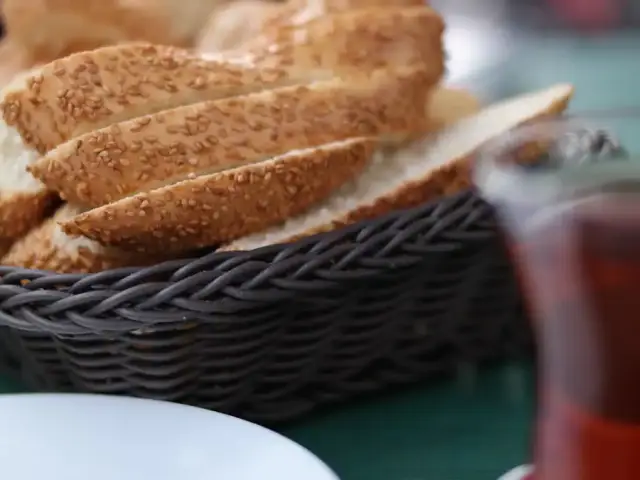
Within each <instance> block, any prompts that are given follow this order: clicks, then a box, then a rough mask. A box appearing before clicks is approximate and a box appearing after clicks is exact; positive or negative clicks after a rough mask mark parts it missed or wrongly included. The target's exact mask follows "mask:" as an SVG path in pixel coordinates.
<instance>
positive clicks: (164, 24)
mask: <svg viewBox="0 0 640 480" xmlns="http://www.w3.org/2000/svg"><path fill="white" fill-rule="evenodd" d="M162 3H166V2H162ZM183 3H184V2H183ZM187 3H189V2H187ZM193 3H202V2H193ZM163 7H164V5H161V4H159V3H158V0H136V1H135V2H131V1H126V0H109V1H100V0H98V1H94V0H5V1H4V5H3V13H4V17H5V22H6V27H7V31H8V32H9V34H10V35H11V36H13V37H14V38H15V39H16V40H17V41H18V42H20V43H21V44H22V45H24V46H25V48H27V49H28V51H29V53H30V54H31V55H32V56H33V57H37V58H41V59H47V60H52V59H54V58H58V57H60V56H61V55H63V54H68V53H72V52H74V51H81V49H92V48H97V47H101V46H104V45H111V44H116V43H121V42H126V41H131V40H146V41H150V42H155V43H164V44H173V45H181V44H184V43H186V40H187V39H186V38H184V37H182V38H178V36H173V37H172V35H171V33H172V32H173V29H172V18H171V15H170V13H175V12H167V11H166V9H164V8H163Z"/></svg>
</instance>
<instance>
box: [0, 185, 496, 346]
mask: <svg viewBox="0 0 640 480" xmlns="http://www.w3.org/2000/svg"><path fill="white" fill-rule="evenodd" d="M434 225H437V228H435V229H434V228H432V227H433V226H434ZM427 227H428V229H429V238H422V237H421V234H422V233H423V231H425V230H426V229H427ZM462 234H463V235H464V239H463V238H458V237H460V235H462ZM493 235H495V225H494V222H493V219H492V215H491V209H490V207H489V206H488V205H487V204H486V203H484V202H483V201H482V200H481V199H480V198H479V197H478V196H477V195H476V194H475V192H473V191H471V190H467V191H464V192H460V193H458V194H456V195H452V196H449V197H446V198H443V199H439V200H437V201H435V202H429V203H427V204H424V205H422V206H419V207H416V208H412V209H408V210H402V211H397V212H393V213H391V214H388V215H385V216H383V217H380V218H377V219H373V220H368V221H364V222H359V223H357V224H354V225H351V226H348V227H345V228H342V229H339V230H336V231H333V232H329V233H322V234H318V235H314V236H311V237H308V238H304V239H302V240H299V241H296V242H293V243H290V244H280V245H271V246H266V247H262V248H259V249H256V250H252V251H238V252H215V251H213V252H210V253H207V254H205V255H203V256H201V257H196V258H190V259H183V260H170V261H167V262H164V263H161V264H157V265H154V266H151V267H129V268H120V269H115V270H108V271H104V272H100V273H94V274H56V273H54V272H47V271H40V270H28V269H23V268H16V267H6V266H0V326H9V327H12V328H17V329H20V330H26V331H46V332H50V333H54V334H58V335H82V334H84V333H92V332H95V331H104V332H111V333H124V332H129V333H130V332H144V331H145V329H147V328H150V327H153V329H154V331H156V330H157V329H162V328H166V329H176V328H180V326H181V325H182V326H184V325H185V324H191V323H193V322H196V323H198V322H208V321H223V320H221V318H223V317H224V316H225V315H226V316H235V317H237V316H238V315H239V314H240V313H241V311H243V310H245V311H246V310H248V309H249V310H252V311H253V310H255V309H260V308H266V307H268V306H269V305H274V304H275V303H278V302H283V301H287V300H290V299H292V298H293V297H295V298H296V299H300V298H301V297H302V296H304V295H312V294H313V292H314V291H322V292H327V291H329V290H330V289H332V288H339V287H340V284H341V280H342V279H343V280H344V281H346V280H348V281H349V282H354V281H367V280H369V279H371V278H373V277H375V276H376V275H378V274H380V273H381V272H384V271H388V270H389V269H397V268H410V267H413V266H415V265H417V264H419V263H420V262H421V261H423V259H424V254H423V253H422V252H421V250H425V251H426V250H428V251H429V253H430V254H433V253H436V254H437V252H438V249H440V251H442V252H446V251H450V250H451V249H455V248H459V247H460V244H461V242H462V241H469V240H470V239H471V240H476V241H486V240H487V239H490V238H491V237H492V236H493ZM422 236H424V235H422Z"/></svg>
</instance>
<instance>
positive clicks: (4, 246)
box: [0, 240, 13, 265]
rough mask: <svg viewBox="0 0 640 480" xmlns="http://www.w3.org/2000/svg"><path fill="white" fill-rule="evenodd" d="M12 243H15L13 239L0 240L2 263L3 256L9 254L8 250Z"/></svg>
mask: <svg viewBox="0 0 640 480" xmlns="http://www.w3.org/2000/svg"><path fill="white" fill-rule="evenodd" d="M12 245H13V242H12V241H8V240H7V241H0V265H3V263H2V257H4V256H5V255H6V254H7V252H9V250H10V249H11V246H12Z"/></svg>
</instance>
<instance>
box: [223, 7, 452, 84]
mask: <svg viewBox="0 0 640 480" xmlns="http://www.w3.org/2000/svg"><path fill="white" fill-rule="evenodd" d="M443 31H444V22H443V20H442V17H440V15H438V13H437V12H435V11H434V10H432V9H431V8H429V7H427V6H424V5H423V6H420V7H406V8H367V9H360V10H348V11H345V12H340V13H335V14H331V15H325V16H319V17H315V18H312V19H310V20H308V21H305V22H300V23H298V24H296V25H287V26H283V27H281V28H274V29H272V30H270V31H269V32H268V34H267V33H265V34H264V35H262V36H258V37H256V39H255V40H253V41H249V42H247V43H245V44H243V45H242V51H243V52H245V55H246V56H247V58H249V59H251V61H252V62H255V64H257V65H260V66H261V67H268V68H281V67H287V68H288V69H289V70H290V71H291V72H292V73H291V74H292V75H295V76H298V77H300V78H304V76H311V77H313V76H316V75H321V74H324V75H326V74H327V73H326V71H330V72H334V73H336V74H339V75H340V76H343V77H344V76H346V75H350V76H353V75H365V76H366V75H368V72H369V71H370V70H372V69H377V68H393V67H406V66H408V65H412V66H417V65H420V67H421V68H424V69H425V70H426V71H427V72H428V73H429V75H430V77H431V81H432V82H437V81H438V80H439V79H440V78H441V77H442V74H443V72H444V54H443V44H442V37H443V35H442V34H443ZM221 55H222V56H224V55H229V54H225V53H223V54H221Z"/></svg>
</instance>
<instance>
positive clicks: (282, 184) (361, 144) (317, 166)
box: [63, 139, 376, 252]
mask: <svg viewBox="0 0 640 480" xmlns="http://www.w3.org/2000/svg"><path fill="white" fill-rule="evenodd" d="M375 144H376V141H375V140H373V139H353V140H348V141H345V142H338V143H334V144H328V145H324V146H322V147H318V148H313V149H309V150H305V151H300V152H299V153H298V152H292V153H289V154H286V155H283V156H280V157H276V158H274V159H271V160H268V161H264V162H261V163H258V164H254V165H250V166H247V167H241V168H237V169H232V170H226V171H224V172H221V173H217V174H213V175H206V176H203V177H198V178H196V179H194V180H187V181H184V182H180V183H177V184H174V185H171V186H167V187H163V188H160V189H157V190H152V191H150V192H148V193H141V194H138V195H135V196H133V197H128V198H125V199H123V200H120V201H118V202H115V203H112V204H109V205H105V206H104V207H100V208H97V209H94V210H90V211H88V212H86V213H82V214H80V215H78V216H77V217H75V218H73V219H71V220H69V221H67V222H64V223H63V229H64V231H65V232H66V233H68V234H71V235H85V236H87V237H88V238H91V239H93V240H96V241H98V242H100V243H101V244H103V245H112V246H118V247H121V248H126V249H128V250H138V251H141V252H169V251H171V252H181V251H187V250H192V249H197V248H202V247H208V246H212V245H218V244H220V243H223V242H228V241H230V240H233V239H235V238H238V237H240V236H243V235H247V234H250V233H253V232H256V231H260V230H262V229H264V228H267V227H269V226H271V225H275V224H278V223H279V222H282V221H284V220H285V219H287V218H289V217H291V216H292V215H298V214H300V213H302V212H303V211H305V210H306V209H308V208H309V207H310V206H312V205H314V204H315V203H317V202H319V201H321V200H322V199H324V198H326V197H327V196H329V195H330V194H331V193H332V192H333V191H334V190H335V189H337V188H338V187H340V186H341V185H343V184H344V183H345V182H347V181H349V180H352V179H353V178H354V177H355V176H356V175H357V174H358V173H359V172H361V171H362V169H363V168H364V167H365V165H366V164H367V163H368V162H369V160H370V158H371V155H372V154H373V151H374V147H375Z"/></svg>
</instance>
